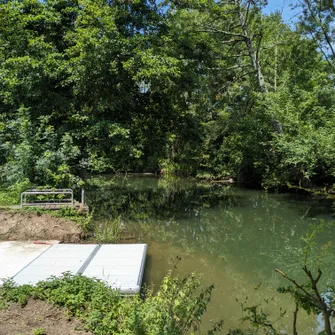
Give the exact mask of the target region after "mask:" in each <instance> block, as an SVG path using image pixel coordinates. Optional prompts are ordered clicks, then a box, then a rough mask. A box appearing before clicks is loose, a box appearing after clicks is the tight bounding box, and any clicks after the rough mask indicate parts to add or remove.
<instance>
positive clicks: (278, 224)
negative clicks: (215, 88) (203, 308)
mask: <svg viewBox="0 0 335 335" xmlns="http://www.w3.org/2000/svg"><path fill="white" fill-rule="evenodd" d="M89 184H90V185H91V186H90V187H89V189H88V191H87V192H86V194H87V199H86V201H87V203H88V205H89V206H90V207H91V208H94V210H95V216H96V217H97V219H99V220H100V219H106V218H115V217H117V216H119V215H120V216H121V220H122V223H123V224H124V225H125V227H126V228H127V231H129V233H130V234H132V235H133V236H136V241H137V242H144V243H147V244H148V246H149V248H148V257H147V264H146V270H145V277H144V281H145V283H146V284H147V285H151V284H154V285H155V286H156V287H157V286H158V285H159V283H160V281H161V280H162V278H163V277H164V275H165V274H166V273H167V271H168V270H169V269H172V268H174V265H176V263H178V264H177V269H176V270H174V271H175V274H176V275H180V276H182V275H185V274H189V273H191V272H196V273H198V274H199V275H200V276H201V278H202V283H203V285H205V286H208V285H211V284H214V286H215V289H214V291H213V294H212V301H211V302H210V304H209V307H208V311H207V313H206V314H205V316H204V318H203V322H202V329H203V330H206V329H209V327H210V325H211V324H212V323H213V322H215V321H218V320H220V319H223V320H224V328H225V329H226V330H228V329H230V328H242V329H245V328H246V327H247V326H248V325H247V323H246V322H244V323H242V322H241V318H242V317H243V316H245V315H246V313H245V312H243V311H242V309H243V308H242V306H253V305H260V307H259V308H262V309H263V311H264V312H266V313H269V320H271V321H272V322H274V321H275V320H277V319H278V317H279V315H280V314H281V311H283V310H286V314H285V315H284V316H282V317H281V318H280V320H278V321H276V327H277V328H279V329H280V330H281V332H282V333H292V312H293V310H294V303H293V302H292V299H291V298H290V297H289V296H287V295H284V294H280V293H277V291H276V288H277V287H279V286H283V285H287V284H288V283H287V282H286V281H285V280H284V279H283V278H281V276H280V275H279V274H278V273H276V272H275V271H274V269H275V268H279V269H280V270H282V271H285V272H286V273H288V274H289V275H290V276H292V277H294V278H296V279H297V280H299V281H301V282H303V281H304V280H305V277H304V274H303V272H302V270H301V268H302V264H303V259H304V247H305V245H306V244H305V242H304V241H303V238H304V237H306V236H307V235H306V234H308V233H309V232H311V231H312V229H313V226H315V225H320V224H321V223H322V222H324V223H331V222H332V220H333V208H332V202H331V201H327V200H321V199H313V198H312V197H311V196H302V195H297V194H275V193H267V192H264V191H258V190H247V189H242V188H238V187H235V186H226V185H220V184H211V183H208V182H199V181H193V180H186V179H178V178H156V177H153V176H141V175H133V176H131V175H130V176H118V177H115V176H101V177H94V178H92V179H91V180H90V182H89ZM334 240H335V228H334V227H331V226H330V227H326V228H325V231H324V233H322V234H320V235H319V236H318V237H317V239H316V243H315V246H314V249H313V252H312V253H311V255H310V256H309V260H310V262H311V264H314V265H315V264H316V262H320V263H321V266H322V269H323V270H324V275H323V278H322V279H323V281H322V283H321V284H324V283H327V284H330V283H333V278H335V277H334V271H335V266H334V265H335V257H334V255H335V250H334V247H333V246H332V245H330V246H328V250H327V253H326V254H325V255H321V254H322V250H323V249H322V246H323V245H325V244H326V243H327V242H328V241H334ZM177 256H179V257H180V258H181V261H179V262H177V260H176V259H177ZM313 269H315V267H314V268H313ZM319 322H320V320H318V319H317V318H315V317H313V316H308V315H307V314H306V313H300V315H299V319H298V331H300V334H316V333H318V331H319V330H320V324H319Z"/></svg>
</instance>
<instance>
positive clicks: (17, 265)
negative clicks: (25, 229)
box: [0, 241, 59, 285]
mask: <svg viewBox="0 0 335 335" xmlns="http://www.w3.org/2000/svg"><path fill="white" fill-rule="evenodd" d="M57 243H59V241H46V242H44V241H40V242H38V244H37V243H34V242H27V241H24V242H23V241H8V242H0V285H1V284H2V283H3V280H4V279H7V278H11V277H14V276H15V275H16V274H17V273H18V272H19V271H20V270H21V269H22V268H24V267H25V266H27V265H28V264H29V263H31V262H32V261H33V260H34V259H35V258H36V257H38V256H40V255H41V254H42V253H43V252H44V251H46V250H47V249H49V248H50V247H51V246H52V245H54V244H57Z"/></svg>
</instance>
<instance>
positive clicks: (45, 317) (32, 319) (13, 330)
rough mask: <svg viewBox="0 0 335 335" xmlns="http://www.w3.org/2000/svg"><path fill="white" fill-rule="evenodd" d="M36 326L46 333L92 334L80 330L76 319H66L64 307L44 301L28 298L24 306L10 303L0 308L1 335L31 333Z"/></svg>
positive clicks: (28, 334)
mask: <svg viewBox="0 0 335 335" xmlns="http://www.w3.org/2000/svg"><path fill="white" fill-rule="evenodd" d="M38 328H43V330H44V331H45V332H44V333H45V334H46V335H84V334H85V335H92V333H90V332H86V331H83V330H80V329H83V326H82V324H81V323H80V322H79V321H78V320H75V319H72V320H68V319H67V317H66V314H65V310H64V309H62V308H59V307H56V306H52V305H50V304H48V303H47V302H45V301H40V300H33V299H29V301H28V303H27V305H26V306H25V307H21V305H19V304H11V305H10V306H9V308H8V309H2V310H1V309H0V334H1V335H16V334H20V335H32V334H34V330H35V331H36V330H37V329H38Z"/></svg>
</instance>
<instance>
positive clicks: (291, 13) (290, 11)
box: [263, 0, 301, 25]
mask: <svg viewBox="0 0 335 335" xmlns="http://www.w3.org/2000/svg"><path fill="white" fill-rule="evenodd" d="M276 11H279V12H280V13H281V14H282V17H283V21H284V22H285V23H287V24H292V25H293V24H294V23H295V22H296V20H297V17H298V16H299V13H300V11H301V9H300V7H299V1H298V0H268V4H267V5H266V6H265V7H264V9H263V12H264V14H266V15H270V14H271V13H274V12H276Z"/></svg>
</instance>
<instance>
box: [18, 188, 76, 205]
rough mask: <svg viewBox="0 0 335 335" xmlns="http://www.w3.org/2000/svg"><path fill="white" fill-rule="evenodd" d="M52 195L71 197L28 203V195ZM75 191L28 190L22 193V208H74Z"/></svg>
mask: <svg viewBox="0 0 335 335" xmlns="http://www.w3.org/2000/svg"><path fill="white" fill-rule="evenodd" d="M52 194H64V195H65V194H69V195H71V197H70V198H66V199H55V201H52V199H46V200H45V201H44V200H35V201H29V202H27V195H52ZM73 203H74V202H73V190H71V189H54V190H52V189H45V190H38V189H30V190H26V191H24V192H22V193H21V207H23V206H40V205H42V206H48V205H59V206H64V205H70V204H71V206H72V207H73Z"/></svg>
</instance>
